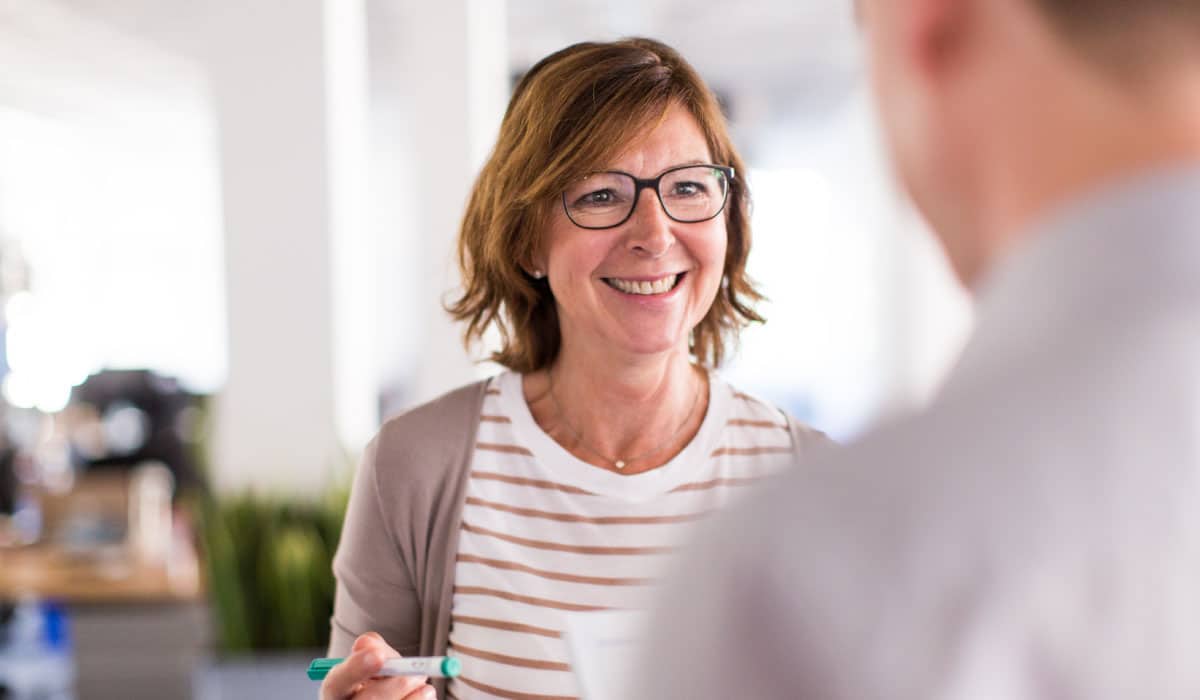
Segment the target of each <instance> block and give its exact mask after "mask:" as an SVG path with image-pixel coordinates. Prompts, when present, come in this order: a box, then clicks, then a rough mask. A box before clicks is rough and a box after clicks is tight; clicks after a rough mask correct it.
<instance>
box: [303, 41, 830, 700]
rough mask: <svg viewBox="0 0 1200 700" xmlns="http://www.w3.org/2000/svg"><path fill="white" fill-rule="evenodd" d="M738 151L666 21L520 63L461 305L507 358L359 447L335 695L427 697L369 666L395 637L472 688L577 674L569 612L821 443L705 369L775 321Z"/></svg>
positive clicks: (330, 683) (479, 211) (469, 322)
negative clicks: (499, 368)
mask: <svg viewBox="0 0 1200 700" xmlns="http://www.w3.org/2000/svg"><path fill="white" fill-rule="evenodd" d="M742 172H743V166H742V162H741V159H740V158H739V157H738V154H737V152H736V151H735V150H734V147H733V144H732V142H731V141H730V139H729V136H728V133H727V129H726V125H725V121H724V118H723V117H722V115H721V111H720V109H719V107H718V105H717V101H716V99H715V98H714V96H713V94H712V92H711V91H710V90H709V89H708V87H707V86H706V85H705V84H704V83H703V82H702V81H701V80H700V78H699V76H698V75H697V74H696V72H695V71H694V70H693V69H692V67H691V66H690V65H688V63H687V62H686V61H684V60H683V58H682V57H681V56H679V54H678V53H676V52H675V51H674V50H672V49H671V48H669V47H667V46H665V45H663V44H661V43H659V42H655V41H652V40H647V39H629V40H624V41H618V42H612V43H585V44H576V45H574V46H570V47H568V48H566V49H563V50H562V51H559V52H557V53H555V54H553V55H551V56H549V57H547V58H545V59H544V60H542V61H541V62H540V63H538V64H537V65H536V66H534V67H533V68H532V69H531V70H530V71H529V72H528V73H527V74H526V75H525V77H524V78H523V79H522V80H521V83H520V84H519V85H518V86H517V89H516V91H515V94H514V95H513V97H512V101H511V103H510V104H509V108H508V111H507V113H506V115H505V117H504V121H503V123H502V125H501V129H500V137H499V140H498V142H497V144H496V148H495V150H494V152H493V153H492V156H491V158H490V159H489V160H488V161H487V163H486V164H485V165H484V168H483V170H482V172H481V173H480V175H479V179H478V181H477V182H476V185H475V188H474V190H473V192H472V196H471V199H470V202H469V204H468V206H467V211H466V214H465V216H464V218H463V224H462V230H461V235H460V246H459V254H460V263H461V267H462V272H463V280H464V287H465V288H464V291H463V294H462V296H461V298H459V300H458V301H457V302H456V303H455V304H453V305H452V306H451V308H450V312H451V314H452V315H453V316H454V317H455V318H457V319H459V320H461V321H464V322H466V339H467V342H468V343H470V342H472V341H475V340H478V339H480V338H481V336H482V335H483V333H484V332H485V331H487V330H488V329H489V328H491V327H496V328H497V329H498V330H499V332H500V336H501V346H500V349H499V351H498V352H497V353H496V354H495V355H494V356H493V359H494V360H496V361H497V362H499V363H500V364H502V365H504V366H505V367H507V368H508V369H509V370H510V371H509V372H506V373H504V374H501V375H500V376H498V377H494V378H492V379H491V380H488V381H486V382H483V383H480V384H477V385H472V386H469V387H466V388H464V389H460V390H458V391H456V392H453V393H451V394H449V395H447V396H445V397H443V398H441V399H438V400H437V401H434V402H432V403H430V404H427V405H426V406H422V407H419V408H417V409H415V410H413V411H411V412H410V413H407V414H405V415H403V416H400V417H398V418H396V419H393V420H392V421H390V422H389V423H387V424H386V425H385V426H384V427H383V429H382V430H381V432H380V434H379V436H378V437H377V438H376V439H375V441H374V442H373V443H372V445H371V446H370V447H369V448H368V450H367V454H366V456H365V458H364V460H363V463H362V466H361V468H360V470H359V473H358V475H357V477H356V482H355V486H354V491H353V495H352V497H351V503H350V507H349V510H348V513H347V516H346V524H345V528H344V530H343V535H342V542H341V544H340V546H339V550H338V554H337V557H336V559H335V563H334V570H335V573H336V574H337V577H338V593H337V601H336V605H335V612H334V619H333V630H332V642H331V651H330V653H331V655H333V656H344V655H347V654H351V655H352V657H353V661H352V662H348V663H346V664H344V665H343V666H342V667H341V670H340V672H339V670H338V669H335V670H334V671H332V672H331V673H330V675H329V676H328V677H327V678H326V681H325V684H324V686H323V692H324V694H325V697H347V696H350V695H352V694H353V692H354V689H355V688H358V689H366V688H372V687H373V686H375V685H381V684H393V685H395V686H396V687H395V688H390V689H386V688H381V689H380V690H381V691H384V692H388V693H391V694H392V695H394V696H395V697H410V698H421V697H424V696H423V695H422V693H425V692H428V691H426V690H425V689H423V688H421V687H418V685H417V684H415V683H413V682H412V681H399V680H396V679H388V680H372V676H373V675H374V673H375V671H377V670H378V663H376V662H377V661H379V659H378V658H375V656H374V655H384V656H387V655H395V654H397V653H402V654H405V655H409V654H422V655H435V654H436V655H441V654H449V655H451V656H454V657H457V658H458V659H460V660H461V662H462V674H461V675H460V676H459V677H457V678H455V679H453V680H452V681H451V682H450V684H449V687H448V688H447V689H446V690H447V692H448V694H449V695H450V696H451V697H455V698H460V699H462V700H466V698H471V697H504V698H517V697H521V698H525V697H547V698H551V697H552V698H572V697H575V696H577V695H578V688H577V683H576V679H575V677H574V674H573V673H572V670H571V666H570V664H569V659H568V658H567V648H566V645H565V644H564V643H563V640H562V630H563V629H564V628H565V627H566V624H567V623H566V619H567V616H568V615H569V614H571V613H573V612H582V611H591V610H608V609H622V610H631V609H639V608H644V607H645V606H646V605H647V603H648V596H649V595H651V591H652V589H653V584H654V582H655V581H656V580H658V579H659V578H660V576H661V575H662V573H663V571H664V569H665V567H667V566H668V565H669V562H670V555H671V553H672V551H673V550H674V549H675V548H676V547H677V546H678V545H679V544H681V543H682V542H683V541H684V540H685V539H686V537H687V536H688V533H689V532H690V530H691V528H692V527H694V525H695V522H696V521H697V520H700V519H702V518H703V517H704V516H706V515H708V514H709V513H711V512H713V511H715V510H717V509H719V508H722V507H724V506H725V505H726V504H727V503H728V502H729V501H730V500H731V499H733V498H735V497H737V496H738V495H739V493H740V492H744V491H746V490H747V489H748V487H749V486H750V485H751V484H753V483H754V482H757V481H760V480H762V479H765V478H767V477H768V476H770V475H772V474H774V473H776V472H778V471H780V470H781V469H783V468H785V467H786V466H788V465H790V464H792V463H794V462H796V461H797V460H798V459H799V458H802V457H804V456H805V455H806V454H807V453H808V452H809V451H810V450H812V449H813V448H815V447H816V446H818V445H821V444H823V443H825V442H826V441H825V439H824V437H823V436H822V435H821V434H820V433H817V432H816V431H813V430H811V429H809V428H807V427H805V426H803V425H800V424H799V423H797V422H796V421H795V420H793V419H792V418H791V417H790V416H788V415H786V414H784V413H783V412H782V411H780V410H779V409H777V408H775V407H773V406H770V405H767V404H765V403H763V402H761V401H759V400H757V399H755V398H753V397H751V396H748V395H746V394H745V393H742V392H740V391H737V390H735V389H734V388H733V387H731V386H729V385H728V384H726V383H725V382H724V381H722V380H721V379H720V377H719V376H717V375H716V373H715V372H714V369H715V367H716V366H717V365H718V364H719V363H720V361H721V359H722V358H723V357H724V356H725V354H726V348H727V346H728V345H729V344H731V343H732V342H734V341H735V340H736V336H737V333H738V331H739V330H740V329H741V328H742V327H744V326H745V325H746V324H748V323H751V322H756V321H761V320H762V319H761V318H760V317H759V316H758V315H757V314H756V313H755V311H754V308H753V306H754V303H755V302H756V301H757V300H758V299H759V295H758V293H757V291H756V290H755V289H754V286H753V285H752V284H751V283H750V281H749V278H748V277H747V275H746V270H745V267H746V260H747V257H748V254H749V249H750V228H749V222H748V219H747V209H748V204H749V193H748V191H747V189H746V187H745V183H744V182H743V181H742V180H741V179H739V174H740V173H742ZM369 631H373V632H378V633H379V634H378V635H368V634H366V633H367V632H369ZM356 637H357V639H356ZM372 692H374V691H372Z"/></svg>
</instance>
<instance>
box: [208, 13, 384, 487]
mask: <svg viewBox="0 0 1200 700" xmlns="http://www.w3.org/2000/svg"><path fill="white" fill-rule="evenodd" d="M213 30H214V31H213V32H212V34H211V37H210V38H211V41H210V44H211V45H212V47H213V48H212V50H211V53H210V54H208V55H207V56H205V59H206V62H207V64H208V66H209V69H210V70H209V75H210V79H211V84H212V92H213V98H214V104H215V109H216V113H217V121H218V129H219V133H220V139H219V152H220V157H221V172H222V194H223V200H224V201H223V209H224V222H225V232H226V233H225V238H226V241H225V249H226V261H227V263H226V276H227V280H226V288H227V290H228V323H229V378H228V383H227V385H226V388H225V390H224V391H223V392H222V394H221V396H220V397H219V400H218V404H217V424H216V428H217V433H216V436H215V438H216V440H215V449H214V460H213V463H214V471H215V474H214V477H215V481H216V484H217V486H218V488H221V489H231V488H240V487H247V486H248V487H265V488H266V489H268V490H271V491H288V492H293V493H300V494H304V493H315V492H317V491H318V490H319V489H321V488H322V487H324V486H326V485H327V484H328V483H329V478H330V475H331V469H332V468H334V467H336V466H340V464H341V462H342V461H343V459H344V457H343V455H344V452H343V447H345V448H349V450H350V451H351V452H354V451H356V450H357V449H358V448H359V447H361V445H360V444H347V442H354V441H357V440H360V439H362V438H363V436H362V434H363V433H364V432H369V430H370V428H371V427H372V426H371V425H367V424H371V423H373V418H374V416H373V415H372V413H373V411H372V410H371V409H370V408H369V407H370V406H371V404H372V402H373V393H374V387H373V386H372V382H371V378H373V376H374V372H373V368H374V355H373V347H374V343H373V341H372V339H371V337H370V333H369V328H368V325H369V324H364V323H363V322H362V318H364V317H365V318H367V319H370V318H371V314H372V310H371V308H370V307H369V306H358V307H356V303H361V304H369V303H370V301H369V299H368V300H367V301H362V298H363V297H369V296H370V289H371V287H372V283H371V277H372V269H373V268H372V267H371V266H370V265H369V264H368V265H363V263H362V261H363V260H364V259H365V260H368V261H369V260H370V259H371V252H370V250H369V239H368V238H366V236H365V235H364V232H363V230H362V225H361V222H360V216H361V205H360V203H359V202H358V201H357V197H358V196H359V194H358V193H360V192H361V191H362V188H363V187H364V184H363V182H362V177H363V173H362V170H361V169H362V167H364V166H363V149H364V146H363V142H362V141H361V139H363V138H365V135H364V134H363V130H364V129H365V124H363V123H362V121H363V120H364V119H365V117H364V114H365V99H366V95H365V77H364V72H365V59H364V56H363V53H364V52H365V29H364V26H363V21H362V8H361V6H360V5H359V3H358V2H355V1H354V0H247V1H246V2H242V3H238V4H237V11H236V12H233V11H226V12H223V13H221V15H220V16H219V17H218V18H216V21H214V23H213ZM360 265H363V266H362V268H361V269H359V266H360ZM348 311H349V312H352V313H349V315H347V313H348ZM335 318H336V319H337V320H336V321H335ZM354 363H358V365H359V367H360V368H361V369H360V370H359V371H354V370H353V366H354ZM348 367H349V368H351V369H350V370H349V371H348V370H347V368H348ZM364 375H365V376H366V377H368V379H367V380H365V381H364V379H363V376H364ZM339 429H340V431H341V434H342V435H346V436H347V438H348V441H343V440H342V439H341V435H340V434H339Z"/></svg>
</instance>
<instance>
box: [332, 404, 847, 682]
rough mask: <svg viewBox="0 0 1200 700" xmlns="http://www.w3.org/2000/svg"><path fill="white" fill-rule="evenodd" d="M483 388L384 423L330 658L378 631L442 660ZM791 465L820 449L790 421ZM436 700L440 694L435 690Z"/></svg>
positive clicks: (350, 511)
mask: <svg viewBox="0 0 1200 700" xmlns="http://www.w3.org/2000/svg"><path fill="white" fill-rule="evenodd" d="M486 388H487V382H486V381H484V382H477V383H475V384H470V385H467V386H465V387H462V388H459V389H456V390H455V391H452V392H450V393H449V394H446V395H445V396H442V397H441V398H438V399H435V400H433V401H431V402H430V403H427V404H424V405H422V406H418V407H417V408H414V409H412V410H411V411H409V412H407V413H404V414H402V415H400V416H397V417H395V418H392V419H391V420H389V421H387V422H386V423H385V424H384V425H383V427H382V428H381V429H380V431H379V434H378V435H376V436H375V439H374V440H372V441H371V444H369V445H368V446H367V449H366V450H365V452H364V454H363V458H362V462H361V463H360V464H359V467H358V472H357V473H356V474H355V477H354V486H353V489H352V491H351V494H350V504H349V507H348V508H347V511H346V520H345V525H344V526H343V528H342V537H341V541H340V542H339V543H338V549H337V554H336V555H335V556H334V558H333V573H334V576H335V577H336V578H337V592H336V594H335V596H334V604H333V618H332V619H331V620H330V627H331V630H330V631H331V635H330V641H329V655H330V656H346V655H347V654H349V652H350V646H351V644H353V643H354V639H355V637H357V636H358V635H360V634H362V633H364V632H367V631H372V630H373V631H375V632H378V633H379V634H381V635H382V636H383V638H384V639H386V640H387V641H388V643H389V644H391V645H392V646H393V647H395V648H396V650H397V651H399V652H400V653H401V654H402V655H405V656H413V655H420V656H436V655H441V654H445V653H446V646H447V640H448V639H449V636H450V605H451V601H452V599H453V595H454V567H455V556H456V555H457V551H458V536H459V527H460V525H461V519H462V511H463V504H464V502H465V500H466V491H467V480H468V479H467V476H468V473H469V471H470V464H471V459H472V457H473V455H474V450H473V449H472V447H473V446H474V444H475V434H476V431H477V430H478V428H479V415H480V410H481V408H482V405H483V398H484V392H485V391H486ZM788 426H789V429H790V431H791V434H792V446H793V449H794V451H795V453H796V456H797V458H800V457H803V456H804V455H805V454H807V453H808V452H809V451H811V450H812V449H814V448H816V447H818V446H820V445H822V444H827V443H828V439H827V438H826V437H825V436H824V435H823V434H822V433H820V432H818V431H816V430H813V429H811V428H808V427H806V426H804V425H802V424H800V423H798V422H797V421H795V420H793V419H792V418H791V417H790V416H789V417H788ZM435 685H437V686H438V693H439V695H438V697H441V693H442V692H443V691H444V690H445V688H444V686H443V685H442V684H441V683H435Z"/></svg>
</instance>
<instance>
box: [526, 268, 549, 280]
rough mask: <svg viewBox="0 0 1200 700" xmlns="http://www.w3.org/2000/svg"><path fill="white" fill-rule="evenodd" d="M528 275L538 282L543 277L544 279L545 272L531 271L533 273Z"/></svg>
mask: <svg viewBox="0 0 1200 700" xmlns="http://www.w3.org/2000/svg"><path fill="white" fill-rule="evenodd" d="M530 274H532V275H533V278H534V279H535V280H540V279H541V278H543V277H545V276H546V273H545V272H542V271H541V270H534V271H533V272H531V273H530Z"/></svg>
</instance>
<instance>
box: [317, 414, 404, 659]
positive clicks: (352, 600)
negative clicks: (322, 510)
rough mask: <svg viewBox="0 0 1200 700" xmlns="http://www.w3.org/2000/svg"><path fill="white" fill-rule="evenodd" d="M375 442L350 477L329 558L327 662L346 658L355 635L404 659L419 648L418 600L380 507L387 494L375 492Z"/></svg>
mask: <svg viewBox="0 0 1200 700" xmlns="http://www.w3.org/2000/svg"><path fill="white" fill-rule="evenodd" d="M379 441H380V437H376V438H375V440H373V441H371V444H369V445H368V446H367V449H366V450H365V451H364V453H363V458H362V461H361V462H360V464H359V467H358V470H357V471H356V473H355V475H354V486H353V487H352V489H351V492H350V502H349V505H348V506H347V509H346V519H345V523H344V525H343V526H342V535H341V540H340V542H339V543H338V549H337V554H336V555H335V556H334V558H333V573H334V576H335V577H336V579H337V588H336V593H335V594H334V601H333V617H332V619H331V620H330V639H329V655H330V656H337V657H342V656H346V655H347V654H349V652H350V646H351V645H352V644H353V643H354V639H355V638H356V637H357V636H358V635H360V634H363V633H364V632H372V631H373V632H378V633H379V634H380V635H382V636H383V638H384V639H385V640H387V642H388V644H390V645H392V646H393V647H395V649H396V651H398V652H400V653H401V654H403V655H405V656H409V655H415V654H417V653H418V648H419V645H420V638H421V637H420V635H421V630H420V624H421V603H420V599H419V597H418V595H417V591H416V586H415V584H414V581H413V577H412V574H411V572H410V571H409V570H408V567H407V566H405V563H404V561H405V558H404V557H402V556H401V553H400V551H399V548H398V547H397V543H396V539H395V533H393V532H392V524H391V523H390V522H389V518H387V517H385V515H384V509H383V504H382V503H381V502H380V499H381V494H383V493H386V492H385V491H383V490H381V489H380V488H379V465H378V462H377V456H378V454H379Z"/></svg>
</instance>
